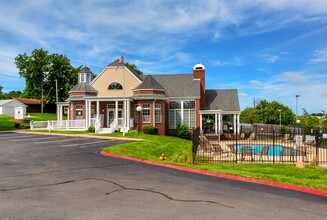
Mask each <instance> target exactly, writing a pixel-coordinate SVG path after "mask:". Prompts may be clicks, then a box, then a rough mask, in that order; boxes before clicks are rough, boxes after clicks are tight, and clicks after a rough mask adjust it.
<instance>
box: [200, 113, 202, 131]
mask: <svg viewBox="0 0 327 220" xmlns="http://www.w3.org/2000/svg"><path fill="white" fill-rule="evenodd" d="M200 131H202V114H200Z"/></svg>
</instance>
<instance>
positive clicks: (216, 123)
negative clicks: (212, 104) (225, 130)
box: [215, 113, 218, 134]
mask: <svg viewBox="0 0 327 220" xmlns="http://www.w3.org/2000/svg"><path fill="white" fill-rule="evenodd" d="M217 127H218V114H217V113H216V114H215V134H218V129H217Z"/></svg>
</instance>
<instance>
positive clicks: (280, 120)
mask: <svg viewBox="0 0 327 220" xmlns="http://www.w3.org/2000/svg"><path fill="white" fill-rule="evenodd" d="M278 111H279V126H282V110H280V109H278Z"/></svg>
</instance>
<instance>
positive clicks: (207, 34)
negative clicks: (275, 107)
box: [0, 0, 327, 114]
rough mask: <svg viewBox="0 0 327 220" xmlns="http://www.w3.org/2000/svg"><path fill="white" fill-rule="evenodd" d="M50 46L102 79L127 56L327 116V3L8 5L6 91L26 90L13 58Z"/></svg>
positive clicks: (243, 103) (242, 98)
mask: <svg viewBox="0 0 327 220" xmlns="http://www.w3.org/2000/svg"><path fill="white" fill-rule="evenodd" d="M40 48H43V49H44V50H47V51H48V52H49V53H50V54H51V53H59V54H63V55H65V56H67V57H68V58H69V59H70V61H71V63H72V65H73V66H75V67H78V66H81V65H85V64H86V66H88V67H90V68H91V70H92V72H93V73H95V74H99V73H100V72H101V70H102V69H103V68H104V67H105V66H106V65H107V64H109V63H111V62H112V61H114V60H115V59H118V58H120V57H121V55H122V54H124V57H125V62H129V63H134V64H136V65H137V66H138V68H139V69H140V70H142V71H143V72H144V74H163V73H165V74H169V73H175V74H178V73H181V74H182V73H192V71H193V66H194V65H195V64H197V63H202V64H203V65H204V66H205V71H206V72H205V74H206V88H207V89H237V90H238V93H239V102H240V107H241V110H243V109H244V108H246V107H253V103H254V100H256V101H259V100H262V99H266V100H267V101H269V102H271V101H277V102H280V103H282V104H283V105H286V106H288V107H289V108H291V109H292V110H293V111H294V112H296V98H295V96H296V95H300V97H299V98H298V112H299V114H302V112H303V111H302V110H303V108H304V109H305V110H306V111H308V112H309V113H321V112H322V111H325V112H327V1H326V0H297V1H294V0H270V1H267V0H233V1H231V0H205V1H202V0H184V1H179V0H135V1H134V0H115V1H114V0H95V1H91V0H89V1H78V0H30V1H22V0H21V1H17V0H2V1H0V85H1V86H2V87H3V92H6V93H7V92H9V91H12V90H24V88H25V81H24V78H20V76H19V74H18V70H17V69H16V65H15V63H14V61H15V57H16V56H17V55H18V54H23V53H26V54H27V55H30V54H31V52H32V51H33V50H34V49H40Z"/></svg>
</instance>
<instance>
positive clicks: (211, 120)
mask: <svg viewBox="0 0 327 220" xmlns="http://www.w3.org/2000/svg"><path fill="white" fill-rule="evenodd" d="M199 114H200V130H201V131H202V132H205V133H211V134H216V135H218V134H223V133H224V132H225V133H234V134H235V133H236V132H237V133H239V132H240V126H239V121H240V112H239V111H224V110H220V109H219V110H200V111H199ZM226 116H228V117H230V120H228V121H229V123H225V124H224V117H226Z"/></svg>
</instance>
